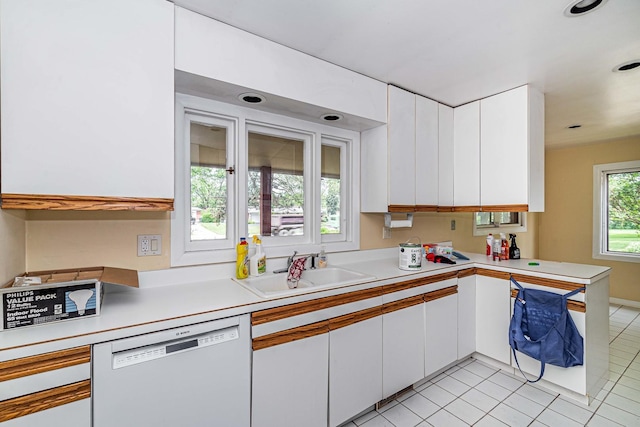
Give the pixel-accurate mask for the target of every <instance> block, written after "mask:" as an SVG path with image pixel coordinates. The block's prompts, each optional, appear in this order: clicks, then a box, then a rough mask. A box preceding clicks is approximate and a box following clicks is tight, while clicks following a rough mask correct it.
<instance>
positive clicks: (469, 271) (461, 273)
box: [458, 267, 477, 279]
mask: <svg viewBox="0 0 640 427" xmlns="http://www.w3.org/2000/svg"><path fill="white" fill-rule="evenodd" d="M476 270H477V268H476V267H473V268H466V269H464V270H458V279H462V278H463V277H469V276H474V275H475V274H476Z"/></svg>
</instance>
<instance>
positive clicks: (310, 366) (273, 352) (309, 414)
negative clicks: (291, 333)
mask: <svg viewBox="0 0 640 427" xmlns="http://www.w3.org/2000/svg"><path fill="white" fill-rule="evenodd" d="M328 354H329V334H328V333H324V334H320V335H315V336H312V337H309V338H304V339H301V340H297V341H291V342H287V343H284V344H279V345H274V346H272V347H267V348H263V349H260V350H256V351H254V352H253V375H252V399H251V401H252V403H251V425H252V426H253V427H273V426H278V427H288V426H290V427H298V426H309V427H315V426H317V427H326V426H327V395H328V378H329V372H328V370H329V361H328Z"/></svg>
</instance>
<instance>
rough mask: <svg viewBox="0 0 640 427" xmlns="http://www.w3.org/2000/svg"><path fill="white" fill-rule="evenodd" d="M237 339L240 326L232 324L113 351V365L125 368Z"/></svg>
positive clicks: (116, 367)
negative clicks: (227, 326)
mask: <svg viewBox="0 0 640 427" xmlns="http://www.w3.org/2000/svg"><path fill="white" fill-rule="evenodd" d="M236 339H238V326H231V327H229V328H225V329H218V330H215V331H211V332H205V333H203V334H200V335H197V336H194V337H189V338H185V339H179V340H173V341H168V342H163V343H160V344H152V345H148V346H144V347H138V348H133V349H131V350H125V351H120V352H117V353H113V356H112V357H113V365H112V367H113V369H119V368H124V367H126V366H131V365H136V364H138V363H144V362H149V361H151V360H155V359H160V358H162V357H166V356H169V355H171V354H173V353H179V352H180V353H182V352H185V351H189V350H193V349H196V348H202V347H208V346H211V345H216V344H222V343H224V342H227V341H232V340H236Z"/></svg>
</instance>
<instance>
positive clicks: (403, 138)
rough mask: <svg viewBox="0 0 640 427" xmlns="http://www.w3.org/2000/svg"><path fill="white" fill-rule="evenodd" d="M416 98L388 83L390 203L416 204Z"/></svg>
mask: <svg viewBox="0 0 640 427" xmlns="http://www.w3.org/2000/svg"><path fill="white" fill-rule="evenodd" d="M415 117H416V101H415V95H414V94H412V93H411V92H407V91H405V90H402V89H399V88H397V87H394V86H389V112H388V124H387V126H388V132H389V140H388V143H389V147H388V150H389V204H390V205H415V203H416V198H415V197H416V196H415V194H416V187H415V180H416V156H415V135H416V133H415Z"/></svg>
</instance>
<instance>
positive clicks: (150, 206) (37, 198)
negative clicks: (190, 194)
mask: <svg viewBox="0 0 640 427" xmlns="http://www.w3.org/2000/svg"><path fill="white" fill-rule="evenodd" d="M0 198H1V199H2V209H28V210H56V211H144V212H150V211H157V212H160V211H162V212H165V211H172V210H173V199H163V198H140V197H102V196H61V195H52V194H7V193H5V194H2V195H0Z"/></svg>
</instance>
